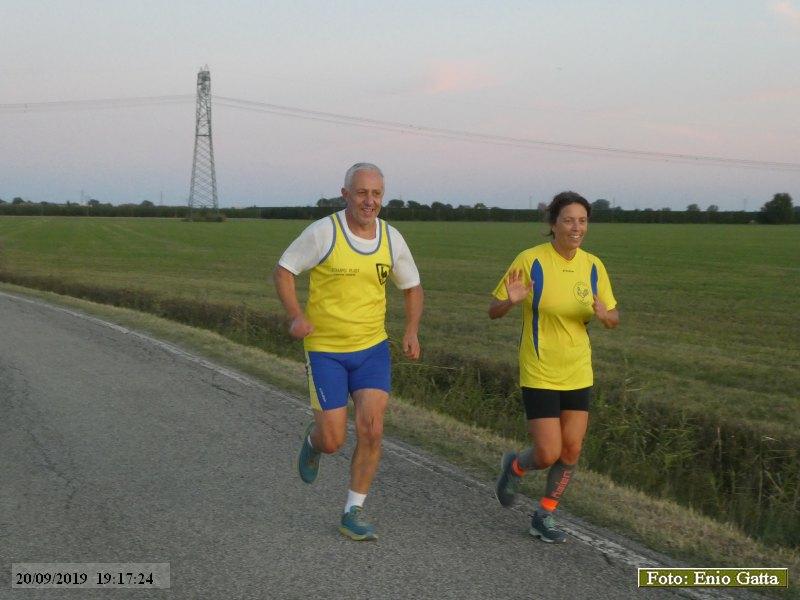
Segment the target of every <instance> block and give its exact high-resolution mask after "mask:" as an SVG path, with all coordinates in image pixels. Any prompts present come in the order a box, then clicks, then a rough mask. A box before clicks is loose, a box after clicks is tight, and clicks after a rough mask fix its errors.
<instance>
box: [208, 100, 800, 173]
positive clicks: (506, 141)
mask: <svg viewBox="0 0 800 600" xmlns="http://www.w3.org/2000/svg"><path fill="white" fill-rule="evenodd" d="M215 103H217V104H219V105H220V106H224V107H227V108H233V109H236V110H248V111H252V112H262V113H268V114H275V115H280V116H285V117H293V118H299V119H307V120H313V121H322V122H327V123H334V124H339V125H352V126H358V127H366V128H371V129H379V130H383V131H393V132H398V133H409V134H413V135H423V136H428V137H439V138H446V139H456V140H462V141H470V142H476V143H484V144H492V145H502V146H515V147H522V148H540V149H546V150H558V151H567V152H572V153H578V154H590V155H606V156H618V157H622V158H634V159H638V160H651V161H652V160H655V161H659V162H680V163H684V164H698V165H701V164H702V165H710V166H724V167H742V168H749V169H769V170H776V171H800V163H784V162H774V161H763V160H751V159H741V158H726V157H720V156H704V155H693V154H684V153H669V152H653V151H648V150H633V149H624V148H614V147H610V146H589V145H585V144H570V143H564V142H552V141H546V140H537V139H530V138H517V137H510V136H501V135H493V134H483V133H476V132H472V131H465V130H457V129H444V128H439V127H426V126H420V125H413V124H408V123H398V122H393V121H381V120H377V119H366V118H362V117H353V116H350V115H342V114H337V113H329V112H322V111H314V110H306V109H302V108H296V107H292V106H282V105H278V104H269V103H266V102H254V101H251V100H241V99H238V98H227V97H224V96H215Z"/></svg>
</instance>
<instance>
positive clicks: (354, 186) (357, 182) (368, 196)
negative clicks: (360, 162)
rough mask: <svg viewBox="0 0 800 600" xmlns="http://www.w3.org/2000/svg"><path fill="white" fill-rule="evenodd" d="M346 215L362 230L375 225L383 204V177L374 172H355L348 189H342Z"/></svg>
mask: <svg viewBox="0 0 800 600" xmlns="http://www.w3.org/2000/svg"><path fill="white" fill-rule="evenodd" d="M342 197H343V198H344V199H345V200H346V201H347V214H348V215H349V216H350V218H352V219H353V220H354V221H355V222H356V223H358V225H360V226H361V227H363V228H368V227H371V226H373V225H374V224H375V219H376V218H377V217H378V213H379V212H380V210H381V203H382V202H383V177H381V175H380V174H379V173H377V172H376V171H356V172H355V174H353V179H352V181H351V182H350V187H349V188H342Z"/></svg>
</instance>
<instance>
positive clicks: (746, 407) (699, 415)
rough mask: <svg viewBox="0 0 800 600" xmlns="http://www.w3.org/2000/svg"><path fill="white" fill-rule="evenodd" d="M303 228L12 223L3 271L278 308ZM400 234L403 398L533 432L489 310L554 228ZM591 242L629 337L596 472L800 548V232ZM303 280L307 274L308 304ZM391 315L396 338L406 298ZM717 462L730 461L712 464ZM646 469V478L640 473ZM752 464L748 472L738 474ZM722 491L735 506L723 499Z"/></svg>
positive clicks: (602, 408) (500, 330) (4, 236)
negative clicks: (283, 272) (284, 264)
mask: <svg viewBox="0 0 800 600" xmlns="http://www.w3.org/2000/svg"><path fill="white" fill-rule="evenodd" d="M305 225H306V223H305V222H299V221H265V220H252V221H251V220H242V221H228V222H225V223H221V224H205V223H184V222H181V221H175V220H155V219H152V220H151V219H122V218H115V219H100V218H96V219H91V218H73V219H69V218H63V219H60V218H24V217H5V218H2V217H0V278H2V279H5V280H7V281H17V282H22V283H27V284H28V285H36V286H37V287H47V286H48V285H51V286H53V285H55V284H60V285H63V284H82V287H81V288H80V289H81V290H83V292H82V295H87V293H86V290H91V289H97V290H105V291H108V290H125V291H126V293H128V294H129V295H130V294H135V293H143V294H149V295H150V296H153V297H157V298H161V299H165V300H166V299H173V300H175V299H177V300H182V301H186V302H197V301H200V302H202V303H208V304H210V305H218V304H220V305H229V306H234V305H239V306H242V305H244V306H246V307H248V310H250V311H252V312H253V313H267V314H270V313H273V314H277V313H279V312H280V307H279V304H278V301H277V299H276V297H275V293H274V290H273V286H272V282H271V278H270V273H271V270H272V268H273V266H274V265H275V263H276V261H277V259H278V257H279V256H280V253H281V252H282V251H283V249H284V248H285V247H286V246H287V245H288V243H289V242H290V241H291V240H292V239H293V238H294V236H295V235H296V234H297V233H299V231H300V230H301V229H302V228H303V227H304V226H305ZM398 228H399V229H400V231H401V232H402V233H403V235H404V236H405V238H406V240H407V241H408V243H409V246H410V247H411V249H412V252H413V253H414V256H415V258H416V261H417V264H418V266H419V269H420V273H421V275H422V280H423V286H424V288H425V292H426V310H425V317H424V319H423V327H422V332H421V342H422V345H423V351H424V352H425V354H426V356H425V360H424V361H423V364H422V365H420V366H412V365H407V364H402V363H401V364H398V365H397V368H396V379H397V381H398V385H399V387H400V389H401V390H402V391H403V393H404V394H405V395H411V396H416V398H414V399H415V400H416V401H418V402H419V403H420V404H425V403H426V402H430V403H431V405H432V406H435V407H436V408H437V409H440V410H442V411H444V412H451V413H453V414H456V415H457V416H459V417H460V418H462V419H464V420H467V421H470V420H471V421H474V422H479V423H481V424H484V425H485V424H487V422H488V425H490V426H493V427H495V428H498V429H505V430H506V432H508V431H511V432H515V433H521V431H522V417H521V412H520V411H519V409H518V407H517V406H516V404H515V403H514V400H512V399H511V398H510V397H509V396H510V392H509V389H511V388H513V381H511V384H509V378H511V379H512V380H513V376H514V371H515V369H514V366H513V365H514V364H515V362H516V343H517V340H518V336H519V318H520V317H519V313H518V312H515V313H512V314H511V315H509V316H508V317H506V318H505V319H502V320H500V321H490V320H489V318H488V317H487V314H486V309H487V307H488V303H489V300H490V292H491V290H492V289H493V288H494V286H495V285H496V283H497V281H498V280H499V278H500V277H501V275H502V273H503V271H504V270H505V268H506V266H507V265H508V264H509V263H510V262H511V260H512V259H513V258H514V256H515V255H516V254H517V253H518V252H519V251H521V250H522V249H524V248H526V247H529V246H532V245H535V244H538V243H541V242H542V241H544V240H545V238H544V235H543V233H544V231H545V228H544V226H543V225H541V224H510V223H431V222H426V223H399V224H398ZM585 248H586V249H587V250H588V251H590V252H593V253H595V254H597V255H598V256H600V257H601V258H602V259H603V261H604V263H605V265H606V267H607V269H608V272H609V275H610V277H611V279H612V283H613V285H614V291H615V295H616V296H617V299H618V301H619V308H620V312H621V316H622V323H621V326H620V328H619V329H617V330H614V331H604V330H602V328H600V327H599V326H597V324H592V326H591V328H590V329H591V337H592V344H593V348H594V361H595V372H596V380H597V388H598V400H597V409H598V410H597V412H595V413H594V417H593V423H592V428H591V430H590V434H589V439H588V440H587V453H588V455H587V460H589V462H590V466H592V467H594V468H597V469H599V470H602V471H604V472H608V473H610V474H611V475H612V476H614V477H616V478H617V479H619V480H621V481H626V482H632V483H634V484H636V485H639V486H640V487H643V488H644V489H647V490H649V491H651V492H654V493H659V494H665V495H671V496H674V497H676V498H677V499H679V500H683V501H686V502H688V503H691V504H693V505H695V506H698V505H699V508H701V509H702V510H704V511H706V512H708V513H709V514H715V513H716V514H717V515H718V516H720V517H721V518H724V519H730V520H733V521H735V522H738V523H739V524H740V525H743V526H745V527H746V528H748V523H749V521H748V520H750V521H752V520H753V519H755V520H756V521H758V523H757V524H756V525H754V526H752V527H749V530H750V531H751V532H753V533H755V534H757V535H763V536H764V537H765V539H767V540H770V541H777V542H779V543H784V544H788V545H791V546H797V545H798V544H800V539H798V536H800V530H798V526H795V527H794V529H792V528H791V527H789V528H788V529H787V525H786V523H791V522H800V518H798V517H797V515H799V514H800V512H798V511H800V481H798V478H800V466H799V465H800V463H799V462H798V461H800V459H799V458H798V452H800V448H798V440H800V436H799V435H798V431H800V429H799V428H798V425H800V410H798V409H800V394H798V390H800V327H798V325H797V321H796V319H797V314H798V312H800V295H798V293H797V290H798V289H800V261H799V260H798V254H799V253H800V227H791V226H756V225H753V226H748V225H742V226H733V225H730V226H728V225H725V226H722V225H633V224H595V225H592V226H591V227H590V230H589V235H588V237H587V240H586V242H585ZM306 284H307V278H301V280H300V286H299V288H300V290H301V295H304V294H305V290H306ZM389 312H390V317H389V329H390V334H392V335H393V336H394V337H397V336H398V335H399V333H400V332H401V331H402V316H403V306H402V296H401V294H400V293H399V292H397V291H396V290H394V291H393V292H391V294H390V311H389ZM281 343H285V342H283V341H281ZM291 352H297V349H296V348H295V349H293V350H289V353H291ZM472 366H474V367H475V369H473V370H475V371H476V372H478V373H479V375H480V376H479V377H477V381H476V378H475V377H473V375H472V372H471V371H470V367H472ZM459 369H460V370H459ZM454 373H455V375H454ZM443 382H444V383H443ZM459 386H463V389H462V388H461V387H459ZM492 407H494V408H492ZM514 415H516V416H514ZM498 419H506V420H507V421H508V423H509V424H508V425H504V424H502V423H501V421H500V420H498ZM498 423H500V424H499V425H498ZM688 431H693V432H694V433H692V435H690V436H688V437H687V433H686V432H688ZM615 442H618V443H615ZM715 444H718V445H719V448H716V447H713V448H712V446H715ZM731 444H732V446H731ZM618 446H624V447H625V448H624V449H620V448H618ZM756 446H758V447H757V448H756ZM717 452H718V454H719V459H718V463H719V464H710V463H709V461H715V460H717V459H716V458H714V457H715V456H716V453H717ZM701 455H702V457H701ZM706 455H707V456H706ZM693 462H699V463H701V464H699V466H698V467H697V468H696V469H693V468H692V464H691V463H693ZM640 463H641V464H640ZM642 465H647V468H648V469H650V473H649V475H648V474H645V475H641V474H636V473H635V472H636V471H637V470H642V468H643V467H642ZM742 469H745V470H747V469H749V470H750V471H751V473H750V476H749V477H746V478H744V479H737V477H740V475H741V471H742ZM668 471H669V472H671V473H672V477H671V479H670V478H669V477H667V475H666V473H667V472H668ZM706 471H712V472H711V473H707V472H706ZM729 471H730V472H731V476H730V481H728V480H727V479H726V478H727V477H728V472H729ZM734 471H735V473H734ZM637 477H640V480H637ZM770 480H772V481H770ZM681 482H685V485H686V487H690V488H691V490H682V489H681V488H682V487H683V486H682V483H681ZM703 486H707V488H708V491H707V492H706V491H705V490H703V489H702V488H703ZM756 488H758V489H756ZM725 495H728V496H731V498H733V499H728V500H725V501H723V500H721V499H719V498H718V496H720V497H722V496H725ZM705 496H708V497H709V498H711V497H712V496H713V499H712V500H709V501H707V502H706V501H705V500H704V497H705ZM745 496H752V497H753V498H754V500H753V502H755V504H754V505H751V504H752V503H751V502H750V500H748V501H747V502H744V501H743V500H742V498H744V497H745ZM737 498H738V499H737ZM787 511H788V512H787ZM776 515H777V516H776ZM781 515H783V516H786V515H788V517H787V518H786V519H785V518H783V517H782V516H781ZM773 518H776V519H777V521H773Z"/></svg>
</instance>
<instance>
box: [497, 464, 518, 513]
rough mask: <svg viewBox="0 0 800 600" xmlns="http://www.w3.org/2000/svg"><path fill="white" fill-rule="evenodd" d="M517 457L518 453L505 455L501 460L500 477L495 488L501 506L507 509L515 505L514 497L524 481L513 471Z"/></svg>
mask: <svg viewBox="0 0 800 600" xmlns="http://www.w3.org/2000/svg"><path fill="white" fill-rule="evenodd" d="M516 456H517V453H516V452H506V453H505V454H503V458H501V459H500V469H501V471H500V477H498V478H497V483H495V486H494V495H495V496H497V500H498V501H499V502H500V504H501V505H502V506H504V507H506V508H508V507H509V506H511V505H512V504H513V503H514V496H515V495H516V493H517V489H518V488H519V484H520V482H521V481H522V477H520V476H519V475H517V474H516V473H514V471H513V470H512V469H511V463H513V462H514V459H515V458H516Z"/></svg>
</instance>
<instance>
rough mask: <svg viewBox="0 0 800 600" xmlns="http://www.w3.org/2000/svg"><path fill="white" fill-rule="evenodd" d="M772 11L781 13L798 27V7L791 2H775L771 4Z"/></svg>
mask: <svg viewBox="0 0 800 600" xmlns="http://www.w3.org/2000/svg"><path fill="white" fill-rule="evenodd" d="M772 12H774V13H775V14H778V15H781V16H782V17H785V18H786V19H788V20H789V21H790V22H791V23H793V24H794V25H796V26H798V27H800V9H798V8H796V7H795V6H794V5H793V4H792V3H791V2H789V1H788V0H782V1H781V2H775V3H774V4H773V5H772Z"/></svg>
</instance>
